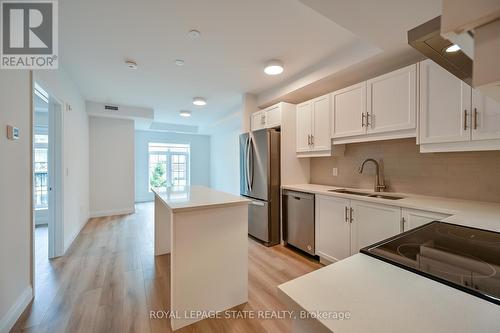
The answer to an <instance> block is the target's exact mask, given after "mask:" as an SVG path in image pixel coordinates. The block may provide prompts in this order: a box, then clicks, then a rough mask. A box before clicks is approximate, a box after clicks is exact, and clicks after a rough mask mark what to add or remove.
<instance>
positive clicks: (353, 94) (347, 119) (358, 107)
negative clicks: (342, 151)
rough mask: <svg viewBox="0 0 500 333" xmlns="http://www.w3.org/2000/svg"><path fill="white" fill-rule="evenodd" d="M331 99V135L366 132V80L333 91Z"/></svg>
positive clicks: (339, 135) (343, 135)
mask: <svg viewBox="0 0 500 333" xmlns="http://www.w3.org/2000/svg"><path fill="white" fill-rule="evenodd" d="M331 100H332V109H333V117H332V124H331V129H332V137H333V138H341V137H346V136H353V135H359V134H364V133H366V127H365V124H366V119H364V117H365V116H366V82H362V83H358V84H355V85H353V86H350V87H347V88H344V89H342V90H339V91H335V92H333V93H332V94H331Z"/></svg>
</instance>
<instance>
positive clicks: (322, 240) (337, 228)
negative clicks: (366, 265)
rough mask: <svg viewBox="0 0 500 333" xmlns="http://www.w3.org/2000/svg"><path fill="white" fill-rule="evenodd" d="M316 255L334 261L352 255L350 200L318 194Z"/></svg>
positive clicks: (316, 204)
mask: <svg viewBox="0 0 500 333" xmlns="http://www.w3.org/2000/svg"><path fill="white" fill-rule="evenodd" d="M315 206H316V216H315V238H316V240H315V247H316V255H318V256H320V257H322V258H325V259H327V260H328V261H331V262H334V261H338V260H342V259H344V258H347V257H349V256H350V255H351V248H350V237H351V226H350V223H349V207H350V200H349V199H343V198H336V197H332V196H325V195H316V203H315Z"/></svg>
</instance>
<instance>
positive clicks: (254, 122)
mask: <svg viewBox="0 0 500 333" xmlns="http://www.w3.org/2000/svg"><path fill="white" fill-rule="evenodd" d="M265 127H266V112H265V111H259V112H254V113H252V118H251V120H250V130H251V131H257V130H260V129H263V128H265Z"/></svg>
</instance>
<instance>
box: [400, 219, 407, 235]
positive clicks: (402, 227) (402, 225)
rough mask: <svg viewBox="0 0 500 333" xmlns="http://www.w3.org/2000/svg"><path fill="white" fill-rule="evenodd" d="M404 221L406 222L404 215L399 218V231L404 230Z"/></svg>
mask: <svg viewBox="0 0 500 333" xmlns="http://www.w3.org/2000/svg"><path fill="white" fill-rule="evenodd" d="M405 222H406V221H405V218H404V217H402V218H401V226H400V232H403V231H405Z"/></svg>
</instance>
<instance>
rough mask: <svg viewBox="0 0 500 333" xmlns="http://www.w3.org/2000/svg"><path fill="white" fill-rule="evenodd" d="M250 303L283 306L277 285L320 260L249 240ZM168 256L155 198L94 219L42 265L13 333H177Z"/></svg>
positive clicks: (199, 326)
mask: <svg viewBox="0 0 500 333" xmlns="http://www.w3.org/2000/svg"><path fill="white" fill-rule="evenodd" d="M248 246H249V302H248V303H247V304H245V305H243V306H240V307H239V308H238V310H245V311H247V310H285V309H286V308H285V307H284V305H283V304H281V303H280V301H279V300H278V298H277V288H276V286H277V285H279V284H281V283H283V282H285V281H288V280H291V279H293V278H295V277H298V276H301V275H303V274H305V273H308V272H310V271H313V270H315V269H317V268H319V267H320V265H319V264H318V263H316V262H313V261H310V260H309V259H306V258H304V257H302V256H301V255H299V254H296V253H295V252H293V251H291V250H289V249H288V248H285V247H283V246H281V245H278V246H275V247H272V248H266V247H264V246H261V245H260V244H258V243H256V242H255V241H253V240H249V242H248ZM169 261H170V256H169V255H165V256H160V257H154V256H153V204H152V203H146V204H139V205H137V206H136V213H135V214H133V215H127V216H117V217H106V218H98V219H92V220H90V221H89V222H88V223H87V225H86V226H85V227H84V229H83V230H82V232H81V233H80V235H79V236H78V238H77V239H76V240H75V242H74V244H73V246H72V247H71V248H70V250H69V251H68V254H67V255H66V256H64V257H61V258H57V259H54V260H51V261H50V262H49V264H47V261H44V260H40V261H39V260H38V258H37V260H36V262H37V263H38V262H41V265H40V267H37V269H38V271H37V277H36V282H37V284H36V285H35V295H36V296H35V300H34V302H33V303H32V304H31V306H30V307H29V308H28V309H27V310H26V311H25V313H24V314H23V315H22V316H21V318H20V319H19V320H18V322H17V323H16V325H15V326H14V328H13V330H12V331H13V332H37V333H38V332H46V333H56V332H71V333H73V332H85V333H90V332H106V333H107V332H119V333H121V332H171V330H170V325H169V321H168V320H167V319H162V320H160V319H150V318H149V311H157V310H165V311H167V310H169V276H170V274H169V266H170V263H169ZM289 331H290V321H289V320H283V319H282V320H271V319H269V320H259V319H206V320H203V321H201V322H198V323H196V324H194V325H191V326H188V327H186V328H184V329H181V330H178V331H176V332H182V333H184V332H273V333H274V332H289Z"/></svg>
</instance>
